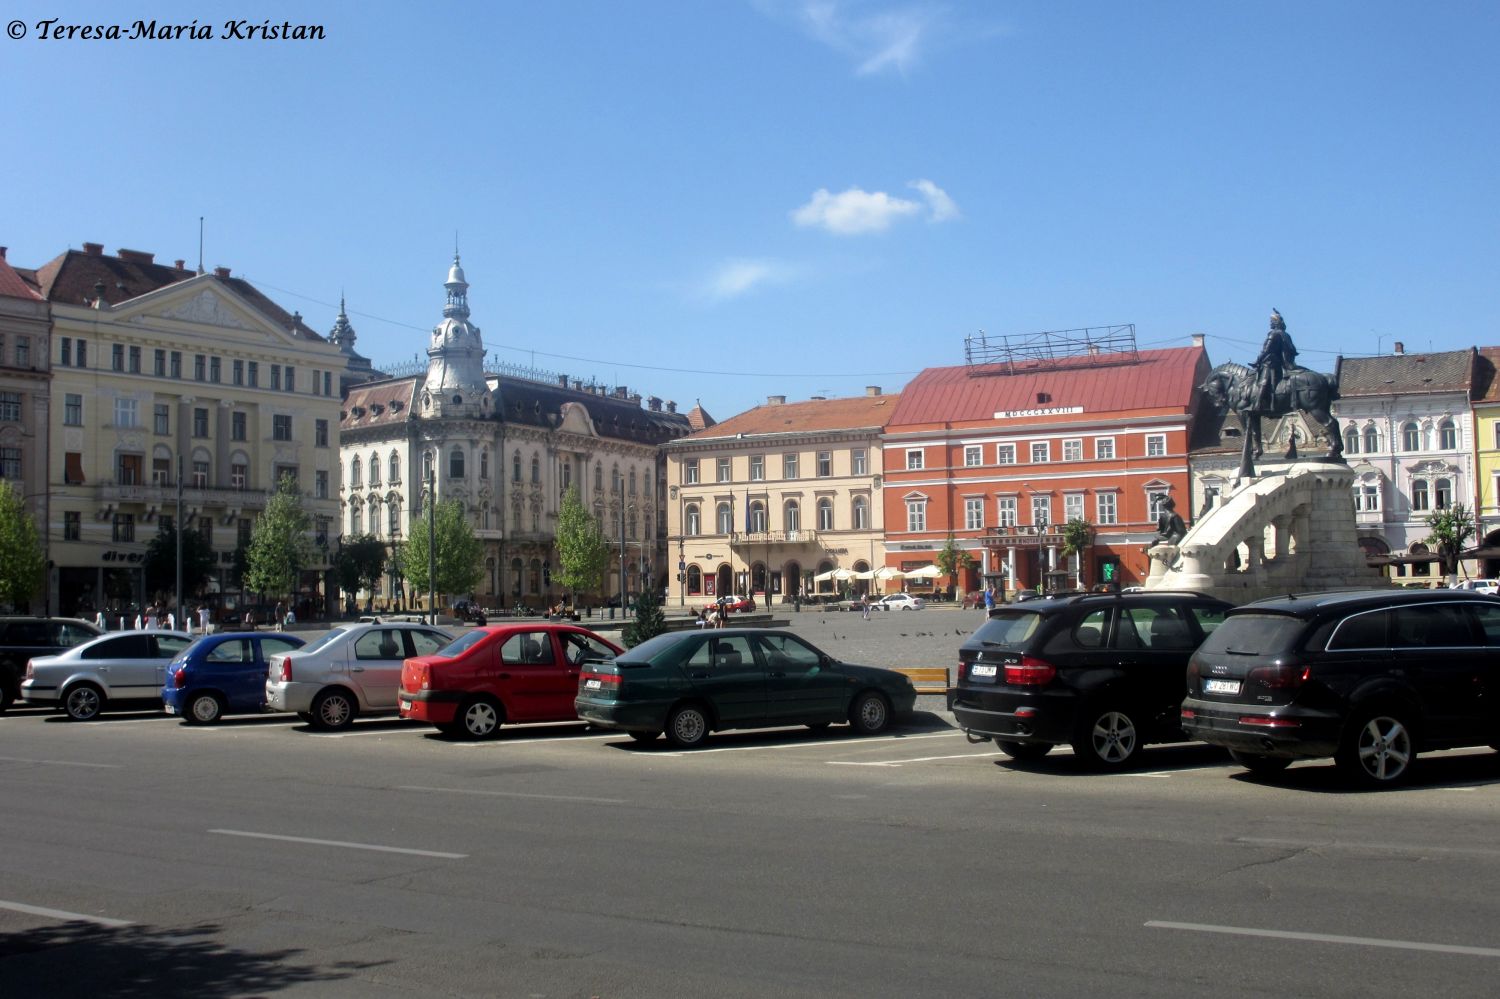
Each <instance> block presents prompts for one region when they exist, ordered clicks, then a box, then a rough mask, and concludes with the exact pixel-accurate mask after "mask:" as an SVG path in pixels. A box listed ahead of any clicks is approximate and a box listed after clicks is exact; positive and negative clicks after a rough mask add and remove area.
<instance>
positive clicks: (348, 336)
mask: <svg viewBox="0 0 1500 999" xmlns="http://www.w3.org/2000/svg"><path fill="white" fill-rule="evenodd" d="M328 339H329V340H330V341H332V342H333V344H334V345H335V346H337V347H338V348H339V349H340V350H342V351H343V352H344V353H346V354H349V353H353V351H354V341H355V339H356V335H355V332H354V327H353V326H351V325H350V324H349V314H348V312H346V311H345V309H344V294H343V292H340V293H339V316H338V318H337V319H335V320H334V321H333V329H332V330H330V331H329V332H328Z"/></svg>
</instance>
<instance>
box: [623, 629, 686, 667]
mask: <svg viewBox="0 0 1500 999" xmlns="http://www.w3.org/2000/svg"><path fill="white" fill-rule="evenodd" d="M696 637H698V636H696V635H695V634H691V633H690V634H687V635H684V634H683V633H682V632H680V631H679V632H670V631H669V632H667V633H666V634H665V635H657V636H656V637H655V638H648V639H647V640H646V641H644V642H642V643H641V644H640V645H637V646H635V647H634V648H632V649H628V650H626V651H625V652H624V653H622V654H621V655H618V656H616V657H615V663H616V664H617V665H619V666H621V667H626V666H646V665H649V664H650V663H651V661H652V660H653V659H655V658H656V657H657V656H659V655H661V654H662V653H663V652H665V651H667V650H669V649H671V648H672V647H673V646H675V645H682V644H684V642H687V640H688V639H692V638H696ZM687 644H689V645H696V644H697V643H696V642H687ZM669 658H672V657H669Z"/></svg>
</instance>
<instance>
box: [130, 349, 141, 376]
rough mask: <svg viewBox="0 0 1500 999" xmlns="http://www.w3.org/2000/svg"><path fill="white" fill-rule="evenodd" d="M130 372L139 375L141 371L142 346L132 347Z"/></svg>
mask: <svg viewBox="0 0 1500 999" xmlns="http://www.w3.org/2000/svg"><path fill="white" fill-rule="evenodd" d="M130 373H131V374H132V375H138V374H140V373H141V348H139V347H131V348H130Z"/></svg>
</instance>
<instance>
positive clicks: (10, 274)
mask: <svg viewBox="0 0 1500 999" xmlns="http://www.w3.org/2000/svg"><path fill="white" fill-rule="evenodd" d="M0 295H3V296H5V297H6V298H24V299H26V300H27V301H31V302H38V301H41V298H42V296H41V295H39V294H37V292H36V290H35V289H33V288H32V287H31V285H29V284H27V283H26V281H25V279H24V278H22V277H21V275H19V274H17V273H16V269H15V268H14V267H12V266H11V265H10V264H8V263H6V261H5V255H4V253H3V252H0Z"/></svg>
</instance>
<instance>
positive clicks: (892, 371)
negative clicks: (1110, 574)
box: [0, 0, 1500, 419]
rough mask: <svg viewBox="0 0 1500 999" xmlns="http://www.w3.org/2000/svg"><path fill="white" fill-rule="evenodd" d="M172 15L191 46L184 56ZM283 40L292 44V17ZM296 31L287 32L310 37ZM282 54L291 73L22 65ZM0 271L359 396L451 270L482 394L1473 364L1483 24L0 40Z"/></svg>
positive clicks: (888, 22) (224, 64)
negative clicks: (197, 266)
mask: <svg viewBox="0 0 1500 999" xmlns="http://www.w3.org/2000/svg"><path fill="white" fill-rule="evenodd" d="M205 10H217V11H218V13H217V14H214V15H212V16H209V15H207V14H205ZM294 11H296V12H299V13H293V12H294ZM309 12H310V13H309ZM288 16H290V17H291V19H292V20H293V21H294V23H297V22H302V23H320V24H322V25H323V26H324V29H325V32H326V34H327V38H326V39H325V40H322V41H312V42H244V41H241V42H232V41H223V40H213V41H190V40H185V39H184V40H175V41H160V40H157V41H144V40H142V41H89V40H83V39H77V38H75V39H71V40H68V39H62V40H47V41H39V40H37V39H36V37H35V35H36V28H35V23H36V22H37V21H38V20H40V19H42V18H46V17H60V18H61V19H62V20H63V21H66V22H74V23H94V24H99V23H105V24H108V23H120V24H129V22H130V21H132V20H134V19H135V18H137V17H142V18H150V17H155V18H157V19H158V21H159V22H165V21H168V20H175V21H179V22H189V23H190V22H192V20H193V19H194V18H197V20H198V22H199V23H200V24H211V25H212V26H213V28H214V30H215V32H216V33H217V32H221V31H222V28H223V22H224V21H225V20H227V19H230V18H236V19H239V18H243V19H246V20H248V21H250V22H252V23H260V22H261V21H263V20H264V19H266V18H272V19H274V20H275V21H277V22H280V21H281V20H283V19H286V18H287V17H288ZM12 18H14V19H20V20H22V21H24V22H25V23H26V25H27V28H28V35H27V37H26V38H24V39H22V40H20V41H15V40H12V39H10V38H0V86H3V89H4V95H5V105H6V114H7V117H8V119H9V129H8V133H9V141H8V142H7V143H6V149H5V151H4V153H3V156H0V178H3V180H4V181H5V189H6V190H7V192H8V193H9V194H10V199H9V207H8V209H7V210H6V211H4V212H3V213H0V244H4V245H8V246H9V247H10V253H9V258H10V261H11V262H12V263H13V264H16V265H18V266H36V265H39V264H41V263H43V262H44V261H46V260H47V259H50V258H51V257H53V256H54V255H56V254H57V253H59V252H61V251H62V250H63V249H65V248H67V247H74V248H77V247H80V246H81V244H82V243H83V242H84V241H86V240H87V241H92V242H101V243H104V244H105V246H106V247H107V248H108V249H109V250H110V251H111V252H113V251H114V250H115V249H117V248H119V247H130V248H134V249H142V250H148V251H152V252H155V253H156V254H157V257H158V259H164V260H169V261H170V260H171V259H174V258H178V257H182V258H187V259H188V260H190V261H191V260H195V259H196V257H197V248H198V218H199V216H200V215H201V216H205V217H206V220H207V221H206V231H207V240H206V244H207V249H206V253H205V264H206V265H207V266H209V267H214V266H219V265H223V266H229V267H231V268H233V270H234V272H235V273H236V274H237V275H242V276H244V277H247V278H249V279H250V280H251V281H254V282H256V283H257V284H258V285H259V286H260V287H262V288H263V289H264V290H265V291H267V292H268V293H269V294H271V295H272V296H273V297H274V298H276V299H277V301H279V302H280V303H281V304H283V305H284V306H285V307H286V308H288V309H297V310H299V311H301V312H302V314H303V315H304V316H305V317H307V319H308V320H309V322H310V323H311V324H312V325H313V327H314V328H316V329H319V330H323V331H326V330H327V329H328V328H329V327H330V326H331V325H332V322H333V318H334V315H335V313H336V311H337V302H338V298H339V294H340V291H341V290H342V291H343V292H344V293H345V294H346V295H347V298H348V305H349V310H350V315H351V318H352V319H353V322H354V325H355V327H356V329H357V330H358V332H359V348H360V350H361V351H362V352H363V353H365V354H366V355H368V356H370V357H371V358H372V359H374V360H375V361H376V362H377V363H380V362H390V361H395V360H399V359H405V358H411V357H412V356H414V355H415V354H417V353H419V352H420V351H422V350H424V349H425V346H426V332H427V330H428V329H430V327H431V326H432V325H433V324H435V323H436V322H437V321H438V320H439V319H440V318H441V314H440V309H441V305H442V287H441V282H442V279H443V276H444V274H445V273H446V268H447V265H448V262H449V258H450V257H451V254H452V247H453V241H454V233H455V231H457V233H458V240H459V243H460V246H461V249H462V252H463V260H464V266H465V270H466V271H467V274H468V278H469V281H470V283H471V290H470V304H471V306H472V307H473V310H474V320H475V322H476V323H478V324H479V325H480V327H481V328H482V330H483V333H484V338H485V342H486V345H487V346H488V347H489V349H490V351H491V353H492V355H493V356H495V357H497V358H499V359H500V360H502V361H506V362H510V363H517V364H523V365H534V366H535V367H537V368H542V369H545V370H548V371H554V372H565V373H568V374H570V375H572V376H573V377H582V378H584V379H588V378H594V379H597V380H599V381H603V382H606V383H610V384H626V385H629V386H630V387H631V388H632V389H633V390H637V391H640V392H641V393H642V394H646V395H651V394H654V395H659V396H661V397H663V398H668V399H673V400H676V401H677V402H678V403H679V405H680V406H681V407H682V408H684V409H686V408H687V407H690V406H691V405H692V404H693V402H694V401H695V400H699V399H701V400H702V403H703V405H704V406H705V408H707V409H708V410H709V412H711V413H712V414H713V415H714V416H716V417H718V418H720V419H723V418H726V417H728V416H731V415H733V414H734V413H736V412H739V411H741V410H744V409H746V408H749V407H750V406H753V405H756V404H758V403H760V402H763V401H764V400H765V397H766V396H767V395H768V394H785V395H787V396H789V397H790V398H792V399H801V398H807V397H808V396H811V395H835V396H837V395H855V394H860V393H862V392H863V390H864V386H865V385H870V384H875V385H881V386H884V387H885V388H886V389H887V390H888V391H893V390H896V389H898V388H899V387H900V386H901V385H902V384H903V383H904V382H906V381H907V380H908V379H910V378H911V377H912V376H913V375H914V374H916V372H917V371H919V370H920V369H922V368H923V367H927V366H932V365H944V364H957V363H961V362H962V359H963V346H964V338H965V336H967V335H969V334H972V333H974V332H976V331H978V330H985V331H987V332H988V333H991V334H1024V333H1032V332H1036V331H1041V330H1049V329H1065V328H1073V327H1081V326H1092V325H1106V324H1117V323H1134V324H1135V326H1136V335H1137V338H1138V341H1139V343H1140V344H1141V346H1142V347H1155V346H1170V345H1185V344H1187V343H1188V338H1189V336H1190V334H1192V333H1195V332H1201V333H1204V334H1206V335H1207V337H1208V341H1207V342H1208V345H1209V351H1210V357H1211V359H1212V360H1213V361H1214V362H1215V363H1218V362H1220V361H1225V360H1250V359H1252V358H1253V356H1254V353H1255V351H1256V350H1257V349H1258V346H1259V344H1260V341H1261V339H1262V337H1263V336H1264V333H1265V330H1266V325H1267V324H1266V320H1267V317H1268V315H1269V313H1270V311H1271V309H1272V307H1275V308H1278V309H1280V310H1281V312H1282V314H1283V315H1285V317H1286V319H1287V324H1288V328H1289V330H1290V332H1291V333H1292V335H1293V337H1294V338H1295V339H1296V341H1297V344H1298V347H1299V348H1300V349H1301V351H1302V356H1301V360H1302V361H1303V362H1304V363H1306V364H1308V365H1309V366H1312V367H1317V368H1321V369H1323V370H1331V369H1332V366H1333V361H1334V356H1335V355H1336V354H1337V353H1339V352H1343V353H1345V354H1347V355H1367V354H1373V353H1376V352H1389V351H1390V350H1391V348H1392V344H1393V342H1394V341H1397V340H1400V341H1403V342H1404V343H1405V345H1406V349H1407V350H1408V351H1417V350H1428V349H1432V350H1444V349H1459V348H1464V347H1468V346H1471V345H1484V344H1492V343H1500V329H1497V320H1500V304H1497V286H1500V285H1497V274H1500V268H1497V263H1500V253H1497V250H1500V224H1497V223H1500V210H1497V209H1500V194H1497V177H1500V170H1497V162H1500V156H1497V145H1500V129H1497V127H1496V114H1497V107H1500V102H1497V97H1500V86H1497V84H1500V60H1497V59H1496V58H1495V53H1496V51H1497V49H1500V45H1497V43H1500V30H1497V29H1500V6H1497V5H1495V4H1493V3H1473V4H1463V3H1435V4H1412V3H1381V2H1359V3H1353V2H1349V3H1343V2H1297V3H1279V2H1262V3H1256V4H1229V3H1201V2H1200V3H1187V2H1182V3H1150V2H1134V3H1113V2H1112V3H1103V2H1099V3H1091V2H1082V0H1080V2H1070V3H1049V2H1000V0H996V2H987V3H964V2H949V3H943V4H935V3H920V2H913V3H903V2H889V3H888V2H884V0H872V2H853V0H811V2H797V0H702V2H686V0H685V2H653V3H645V2H639V3H633V2H623V0H615V2H582V0H579V2H563V3H556V4H541V3H515V2H496V3H492V4H483V5H481V4H473V5H464V4H443V3H426V4H421V5H415V4H410V5H407V4H388V3H378V2H366V3H357V4H356V3H348V4H335V3H324V4H314V5H308V4H299V5H285V6H280V5H267V4H263V3H255V2H249V0H246V2H243V3H235V4H201V3H200V4H192V5H187V4H172V3H155V2H154V3H150V4H145V3H137V2H135V0H124V2H116V3H110V4H93V5H91V4H82V3H69V4H61V5H59V4H54V3H33V2H30V0H22V2H19V3H17V2H14V0H13V2H12V4H11V5H10V6H9V7H8V8H7V9H6V18H5V19H6V20H9V19H12Z"/></svg>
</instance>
